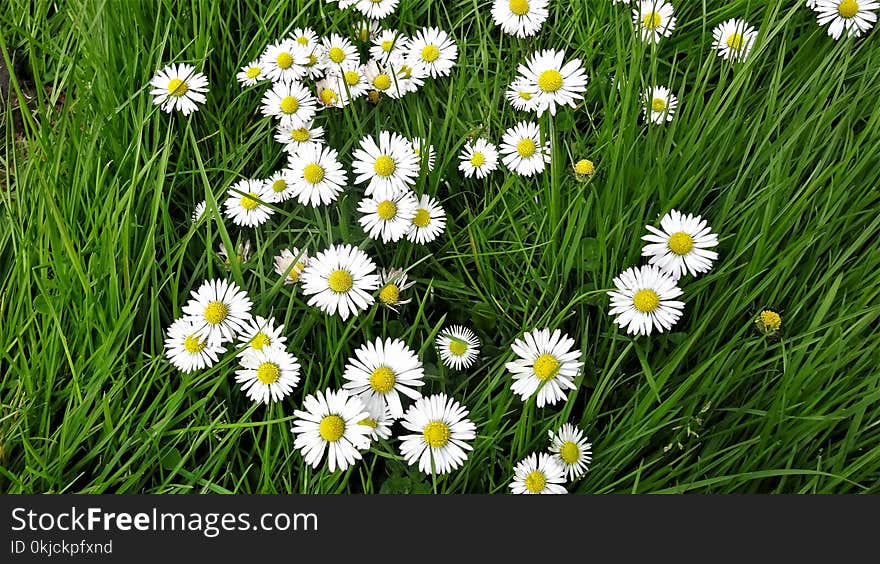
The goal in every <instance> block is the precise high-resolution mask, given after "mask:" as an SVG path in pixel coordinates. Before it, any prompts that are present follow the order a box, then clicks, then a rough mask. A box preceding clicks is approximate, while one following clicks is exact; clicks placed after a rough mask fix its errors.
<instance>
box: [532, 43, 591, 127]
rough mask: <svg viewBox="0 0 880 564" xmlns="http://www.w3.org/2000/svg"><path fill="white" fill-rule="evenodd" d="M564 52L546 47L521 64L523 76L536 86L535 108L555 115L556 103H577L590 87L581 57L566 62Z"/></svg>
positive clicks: (572, 104)
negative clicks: (546, 48)
mask: <svg viewBox="0 0 880 564" xmlns="http://www.w3.org/2000/svg"><path fill="white" fill-rule="evenodd" d="M564 59H565V51H553V50H549V49H548V50H544V51H539V52H537V53H535V54H534V55H532V57H531V58H530V59H529V60H528V61H526V64H525V65H520V66H519V73H520V75H521V76H522V77H523V78H525V79H526V81H527V82H528V83H529V84H531V85H533V86H534V87H535V98H534V99H535V104H534V110H535V111H536V112H537V114H538V115H539V116H540V115H541V114H543V113H544V112H545V111H546V110H548V109H549V110H550V114H551V115H556V106H557V105H559V106H571V107H572V108H573V107H574V106H575V100H581V99H583V92H584V91H585V90H586V89H587V73H585V72H584V69H583V66H582V63H581V61H580V59H572V60H571V61H569V62H567V63H565V62H564Z"/></svg>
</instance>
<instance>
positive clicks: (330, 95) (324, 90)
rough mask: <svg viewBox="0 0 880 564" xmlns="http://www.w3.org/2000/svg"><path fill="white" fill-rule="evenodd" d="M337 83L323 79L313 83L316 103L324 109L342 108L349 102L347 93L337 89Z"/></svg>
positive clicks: (349, 98)
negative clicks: (316, 98) (316, 97)
mask: <svg viewBox="0 0 880 564" xmlns="http://www.w3.org/2000/svg"><path fill="white" fill-rule="evenodd" d="M337 82H338V81H336V80H330V79H326V78H325V79H323V80H319V81H318V82H316V83H315V92H316V93H317V96H318V102H319V103H320V104H321V106H322V107H324V108H344V107H345V106H347V105H348V103H349V102H351V97H350V96H349V95H348V91H346V90H345V89H344V88H343V89H341V90H340V89H339V88H338V84H337Z"/></svg>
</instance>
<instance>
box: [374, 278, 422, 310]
mask: <svg viewBox="0 0 880 564" xmlns="http://www.w3.org/2000/svg"><path fill="white" fill-rule="evenodd" d="M413 284H415V281H414V280H409V281H408V277H407V275H406V272H404V271H403V270H402V269H400V268H392V269H391V270H385V269H384V268H383V269H382V272H381V274H380V275H379V303H380V304H382V305H383V306H385V307H387V308H388V309H390V310H392V311H394V312H395V313H398V311H397V308H398V307H400V306H402V305H406V304H408V303H409V302H411V301H412V298H410V299H408V300H402V299H400V295H401V294H402V293H403V292H405V291H407V290H408V289H409V288H410V287H411V286H412V285H413Z"/></svg>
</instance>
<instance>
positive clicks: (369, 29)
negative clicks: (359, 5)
mask: <svg viewBox="0 0 880 564" xmlns="http://www.w3.org/2000/svg"><path fill="white" fill-rule="evenodd" d="M371 1H372V0H371ZM351 29H352V31H354V35H355V37H357V38H358V39H360V40H361V41H363V42H367V41H372V40H373V38H374V37H376V36H377V35H379V33H381V32H382V26H381V25H380V24H379V22H378V21H376V20H370V19H367V20H361V21H359V22H355V23H354V24H352V26H351Z"/></svg>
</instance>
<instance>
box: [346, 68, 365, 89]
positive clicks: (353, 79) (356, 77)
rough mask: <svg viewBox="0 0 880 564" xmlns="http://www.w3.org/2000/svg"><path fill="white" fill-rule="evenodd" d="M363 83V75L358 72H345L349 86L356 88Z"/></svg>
mask: <svg viewBox="0 0 880 564" xmlns="http://www.w3.org/2000/svg"><path fill="white" fill-rule="evenodd" d="M360 81H361V75H360V74H359V73H358V72H357V71H345V83H346V84H348V85H349V86H355V85H356V84H357V83H358V82H360Z"/></svg>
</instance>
